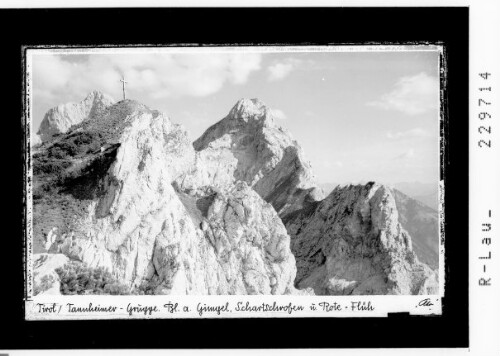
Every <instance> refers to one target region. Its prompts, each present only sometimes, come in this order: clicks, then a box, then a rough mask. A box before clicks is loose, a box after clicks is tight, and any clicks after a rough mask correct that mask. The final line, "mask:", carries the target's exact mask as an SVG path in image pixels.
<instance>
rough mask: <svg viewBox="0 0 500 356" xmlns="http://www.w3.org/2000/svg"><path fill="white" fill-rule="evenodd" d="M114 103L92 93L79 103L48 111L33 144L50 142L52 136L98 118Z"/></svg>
mask: <svg viewBox="0 0 500 356" xmlns="http://www.w3.org/2000/svg"><path fill="white" fill-rule="evenodd" d="M114 102H115V101H114V100H113V99H112V98H111V97H109V96H108V95H105V94H103V93H101V92H99V91H93V92H91V93H90V94H89V95H87V97H86V98H85V99H83V100H82V101H80V102H79V103H67V104H62V105H59V106H56V107H55V108H52V109H50V110H49V111H47V113H46V114H45V116H44V118H43V120H42V122H41V123H40V129H39V130H38V132H37V135H36V136H35V137H36V139H35V140H33V141H34V143H35V144H37V143H39V141H42V142H45V141H47V140H50V138H51V137H52V136H54V135H57V134H60V133H65V132H66V131H68V129H69V128H70V127H71V126H73V125H76V124H79V123H80V122H82V121H84V120H86V119H90V118H92V117H96V116H99V115H101V114H102V113H103V111H104V110H105V109H106V108H107V107H109V106H110V105H112V104H113V103H114Z"/></svg>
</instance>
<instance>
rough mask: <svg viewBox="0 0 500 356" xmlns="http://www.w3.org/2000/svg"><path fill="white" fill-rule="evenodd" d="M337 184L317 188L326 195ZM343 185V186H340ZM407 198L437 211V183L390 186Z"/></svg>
mask: <svg viewBox="0 0 500 356" xmlns="http://www.w3.org/2000/svg"><path fill="white" fill-rule="evenodd" d="M337 185H338V184H337V183H320V184H319V186H320V187H321V188H322V189H323V190H324V191H325V192H326V193H327V194H328V193H330V192H331V191H332V190H333V189H335V187H337ZM341 185H345V184H341ZM390 186H392V187H394V188H396V189H397V190H399V191H400V192H402V193H404V194H406V195H407V196H409V197H411V198H413V199H416V200H418V201H419V202H421V203H424V204H425V205H427V206H428V207H430V208H432V209H434V210H436V211H437V210H438V207H439V193H438V185H437V183H435V184H432V183H420V182H400V183H396V184H392V185H390Z"/></svg>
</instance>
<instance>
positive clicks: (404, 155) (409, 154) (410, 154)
mask: <svg viewBox="0 0 500 356" xmlns="http://www.w3.org/2000/svg"><path fill="white" fill-rule="evenodd" d="M414 157H415V150H414V149H413V148H410V149H409V150H408V151H406V152H404V153H402V154H400V155H399V156H397V157H396V159H403V160H404V159H410V158H414Z"/></svg>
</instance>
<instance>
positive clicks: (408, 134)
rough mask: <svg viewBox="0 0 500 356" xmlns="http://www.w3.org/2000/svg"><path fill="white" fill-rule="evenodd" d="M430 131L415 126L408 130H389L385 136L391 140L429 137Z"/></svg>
mask: <svg viewBox="0 0 500 356" xmlns="http://www.w3.org/2000/svg"><path fill="white" fill-rule="evenodd" d="M430 136H431V135H430V133H429V132H427V131H425V130H424V129H421V128H418V127H417V128H415V129H411V130H408V131H400V132H394V133H393V132H391V131H389V132H388V133H387V138H388V139H391V140H399V139H410V138H425V137H430Z"/></svg>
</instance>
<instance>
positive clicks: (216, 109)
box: [26, 45, 444, 319]
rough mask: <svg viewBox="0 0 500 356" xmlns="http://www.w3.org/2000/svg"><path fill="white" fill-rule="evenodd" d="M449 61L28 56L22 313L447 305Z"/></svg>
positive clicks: (372, 56) (329, 55)
mask: <svg viewBox="0 0 500 356" xmlns="http://www.w3.org/2000/svg"><path fill="white" fill-rule="evenodd" d="M442 56H443V53H442V49H441V47H439V46H431V45H425V46H417V45H409V46H399V47H391V46H370V47H363V46H357V47H348V46H325V47H286V46H283V47H217V48H215V47H214V48H210V47H208V48H189V47H171V48H101V49H99V48H95V49H72V48H65V49H59V48H54V49H36V48H34V49H29V50H28V51H27V68H26V69H27V73H26V75H27V103H28V107H29V112H30V114H29V119H28V122H27V124H28V125H30V127H31V129H30V130H27V133H28V134H29V136H30V144H29V147H28V151H29V152H30V157H31V161H29V162H30V167H29V168H30V174H31V175H32V180H28V186H27V194H28V197H27V198H28V202H29V204H28V206H29V208H28V215H29V216H28V221H29V222H28V224H31V226H29V228H28V235H27V237H26V238H27V247H28V248H27V272H28V278H27V279H28V280H27V291H28V296H29V297H30V300H28V302H27V303H28V304H27V317H28V318H33V319H37V318H42V319H43V318H57V317H68V318H72V317H73V318H76V317H89V318H99V317H127V316H130V317H220V316H226V317H236V316H238V317H244V316H253V317H255V316H263V317H265V316H275V315H279V316H286V315H293V316H311V315H315V316H325V315H327V316H335V315H332V312H338V313H337V315H339V316H345V315H346V314H342V313H348V315H349V316H351V314H355V313H358V314H356V315H359V316H369V315H371V314H369V313H370V312H372V313H377V312H378V313H382V314H384V313H387V312H388V311H411V312H414V313H420V314H422V313H423V314H426V313H428V314H439V313H440V312H441V310H440V296H442V295H443V288H444V282H443V280H444V272H443V271H444V266H443V253H444V250H443V241H444V236H442V234H441V233H440V231H441V226H442V223H443V221H442V216H443V215H442V210H443V204H442V201H443V197H442V191H443V190H442V183H441V182H442V181H441V177H440V175H441V172H440V167H441V164H440V162H441V158H440V151H441V147H442V146H441V145H442V142H441V132H440V125H441V117H440V116H441V105H440V104H441V101H440V97H441V90H442V89H443V88H442V82H443V81H442V78H441V75H442V71H441V63H442V60H443V58H442ZM440 196H441V197H440ZM159 296H162V297H161V298H163V299H161V302H160V301H159V300H160V299H158V298H160V297H159ZM164 296H169V297H170V299H169V301H172V300H173V302H171V303H167V304H165V303H164V302H163V301H165V299H164ZM242 296H245V298H246V299H242V298H241V297H242ZM148 298H149V299H148ZM235 298H236V299H235ZM238 298H239V299H238ZM395 298H399V299H395ZM155 300H158V305H155V302H154V301H155ZM39 301H41V302H39ZM136 301H137V303H135V302H136ZM143 301H146V302H143ZM147 301H149V304H147V303H148V302H147ZM176 301H177V302H176ZM134 303H135V304H134ZM176 303H177V304H176ZM182 303H185V304H182ZM52 305H53V310H52V309H51V308H52ZM122 305H123V306H122ZM134 305H135V306H134ZM312 305H314V307H312ZM301 307H302V309H300V308H301ZM57 308H59V311H57ZM72 308H73V310H72ZM113 308H114V310H113ZM134 308H135V309H134ZM155 308H156V309H155ZM252 313H254V314H252ZM255 313H261V314H255ZM272 313H276V314H272ZM280 313H281V314H280ZM377 315H380V314H377Z"/></svg>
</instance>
